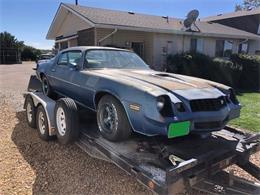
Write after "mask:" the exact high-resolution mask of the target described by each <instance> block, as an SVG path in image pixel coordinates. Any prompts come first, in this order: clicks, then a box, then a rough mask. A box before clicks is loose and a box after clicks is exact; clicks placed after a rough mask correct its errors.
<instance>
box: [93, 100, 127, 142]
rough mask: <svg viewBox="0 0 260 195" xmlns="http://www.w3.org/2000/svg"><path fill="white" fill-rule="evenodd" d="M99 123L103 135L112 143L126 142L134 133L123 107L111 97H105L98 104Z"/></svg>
mask: <svg viewBox="0 0 260 195" xmlns="http://www.w3.org/2000/svg"><path fill="white" fill-rule="evenodd" d="M97 123H98V128H99V131H100V133H101V135H102V136H103V137H104V138H106V139H108V140H110V141H122V140H125V139H127V138H128V137H129V136H130V135H131V132H132V130H131V125H130V124H129V121H128V118H127V116H126V113H125V110H124V108H123V106H122V105H121V103H120V102H119V101H118V100H117V99H116V98H114V97H113V96H110V95H105V96H103V97H102V98H101V100H100V101H99V103H98V109H97Z"/></svg>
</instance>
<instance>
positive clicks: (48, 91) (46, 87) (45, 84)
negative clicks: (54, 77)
mask: <svg viewBox="0 0 260 195" xmlns="http://www.w3.org/2000/svg"><path fill="white" fill-rule="evenodd" d="M42 92H43V94H44V95H46V96H48V97H52V95H53V92H52V89H51V86H50V83H49V81H48V79H47V77H46V76H45V75H43V76H42Z"/></svg>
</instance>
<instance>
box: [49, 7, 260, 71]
mask: <svg viewBox="0 0 260 195" xmlns="http://www.w3.org/2000/svg"><path fill="white" fill-rule="evenodd" d="M47 39H51V40H55V48H56V49H57V50H61V49H65V48H67V47H71V46H84V45H85V46H88V45H100V46H113V47H120V48H128V49H132V50H134V51H135V52H136V53H137V54H138V55H139V56H140V57H142V58H143V59H144V60H145V61H146V62H147V63H148V64H150V65H151V66H154V67H157V66H159V67H161V66H162V65H164V64H165V62H166V57H167V55H168V54H176V53H179V52H186V51H196V52H201V53H204V54H206V55H209V56H220V57H222V56H228V55H230V53H237V52H238V49H239V45H240V44H242V43H243V42H244V41H245V40H257V39H259V36H258V35H255V34H253V33H249V32H246V31H243V30H239V29H235V28H231V27H228V26H224V25H222V24H217V23H211V22H202V21H196V22H195V25H193V26H192V28H191V30H187V29H185V27H184V24H183V20H180V19H176V18H171V17H167V16H153V15H146V14H139V13H134V12H124V11H115V10H107V9H99V8H91V7H85V6H79V5H72V4H64V3H61V4H60V6H59V8H58V10H57V13H56V15H55V17H54V19H53V21H52V23H51V26H50V28H49V31H48V34H47Z"/></svg>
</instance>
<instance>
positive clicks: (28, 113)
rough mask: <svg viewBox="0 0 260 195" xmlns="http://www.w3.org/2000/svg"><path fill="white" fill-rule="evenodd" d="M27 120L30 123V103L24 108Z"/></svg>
mask: <svg viewBox="0 0 260 195" xmlns="http://www.w3.org/2000/svg"><path fill="white" fill-rule="evenodd" d="M26 113H27V119H28V121H29V122H32V105H31V104H30V103H28V104H27V106H26Z"/></svg>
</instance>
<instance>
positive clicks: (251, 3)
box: [235, 0, 260, 11]
mask: <svg viewBox="0 0 260 195" xmlns="http://www.w3.org/2000/svg"><path fill="white" fill-rule="evenodd" d="M259 7H260V0H244V2H243V3H242V4H241V5H239V4H237V5H236V6H235V11H241V10H251V9H255V8H259Z"/></svg>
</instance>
